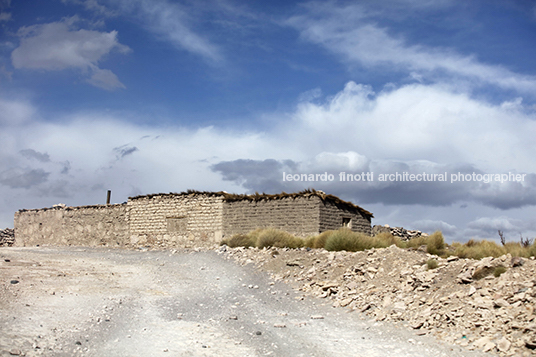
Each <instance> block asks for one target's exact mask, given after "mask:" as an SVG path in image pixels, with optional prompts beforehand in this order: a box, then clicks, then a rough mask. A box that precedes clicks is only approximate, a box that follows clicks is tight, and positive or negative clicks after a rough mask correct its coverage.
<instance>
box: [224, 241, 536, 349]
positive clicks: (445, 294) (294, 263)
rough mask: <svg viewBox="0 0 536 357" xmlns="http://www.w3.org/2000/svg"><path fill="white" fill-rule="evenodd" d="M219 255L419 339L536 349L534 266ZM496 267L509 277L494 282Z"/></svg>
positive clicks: (391, 250)
mask: <svg viewBox="0 0 536 357" xmlns="http://www.w3.org/2000/svg"><path fill="white" fill-rule="evenodd" d="M276 252H277V253H278V254H275V253H276ZM220 254H226V255H227V256H228V258H229V259H235V260H237V261H238V262H239V263H241V264H243V265H245V264H251V263H252V262H253V264H255V265H256V266H257V267H258V268H260V269H262V270H266V271H268V272H270V273H271V274H272V277H273V278H274V279H275V280H276V281H284V282H286V283H289V284H291V285H292V286H293V287H294V288H296V289H297V290H299V291H301V292H302V293H303V294H304V295H312V296H316V297H319V298H321V299H325V300H326V302H328V303H329V304H331V305H332V306H333V307H335V308H344V309H347V310H349V311H354V312H355V313H358V314H359V313H361V314H364V315H366V316H369V317H370V318H372V319H374V320H376V321H392V322H395V323H400V324H403V325H405V326H406V327H407V328H408V329H412V330H413V331H414V332H415V334H417V335H425V334H432V335H435V336H436V337H438V338H440V339H443V340H445V341H447V342H449V343H454V344H458V345H460V346H463V347H466V348H468V349H470V350H474V349H478V350H481V351H487V352H494V353H496V354H498V355H501V356H513V355H520V356H521V355H529V354H532V353H533V351H532V350H533V349H536V319H535V317H536V315H535V303H536V278H535V276H536V275H535V273H536V262H535V261H534V260H533V258H531V259H526V258H512V257H511V256H510V255H509V254H508V255H504V256H501V257H498V258H492V257H489V258H484V259H482V260H471V259H460V258H457V257H449V258H448V259H444V258H440V257H437V256H433V255H430V254H427V253H425V252H422V251H419V250H409V249H408V250H406V249H401V248H398V247H396V246H394V245H393V246H391V247H388V248H384V249H371V250H368V251H364V252H355V253H352V252H328V251H326V250H324V249H305V248H303V249H288V248H281V249H279V248H277V249H276V248H270V249H262V250H259V249H256V248H249V249H246V248H227V249H226V250H225V251H224V250H220ZM430 259H434V260H436V261H437V262H438V267H437V268H436V269H432V270H428V268H427V261H428V260H430ZM298 262H299V264H298ZM289 263H291V264H289ZM497 267H503V268H504V270H505V271H504V272H503V273H502V274H500V275H498V276H495V274H494V271H495V269H496V268H497Z"/></svg>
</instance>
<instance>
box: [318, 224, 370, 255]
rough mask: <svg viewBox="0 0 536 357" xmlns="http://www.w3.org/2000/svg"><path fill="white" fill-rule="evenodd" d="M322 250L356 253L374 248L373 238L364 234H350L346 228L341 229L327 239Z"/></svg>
mask: <svg viewBox="0 0 536 357" xmlns="http://www.w3.org/2000/svg"><path fill="white" fill-rule="evenodd" d="M324 248H325V249H326V250H330V251H341V250H346V251H348V252H357V251H361V250H365V249H371V248H375V246H374V238H373V237H371V236H369V235H366V234H364V233H356V232H352V231H351V230H350V229H348V228H341V229H339V230H336V231H334V232H333V233H332V234H331V235H330V236H329V237H328V239H327V240H326V244H325V247H324Z"/></svg>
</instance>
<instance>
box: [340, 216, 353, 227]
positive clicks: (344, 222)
mask: <svg viewBox="0 0 536 357" xmlns="http://www.w3.org/2000/svg"><path fill="white" fill-rule="evenodd" d="M342 226H343V227H347V228H352V219H351V218H348V217H343V218H342Z"/></svg>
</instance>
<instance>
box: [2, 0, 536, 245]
mask: <svg viewBox="0 0 536 357" xmlns="http://www.w3.org/2000/svg"><path fill="white" fill-rule="evenodd" d="M0 28H1V30H0V31H1V36H0V128H1V130H0V142H2V146H1V150H0V227H2V226H6V227H12V225H13V223H12V222H13V214H14V212H15V211H16V210H18V209H22V208H40V207H50V206H52V205H53V204H56V203H66V204H68V205H88V204H96V203H102V202H103V201H104V200H105V197H106V190H108V189H110V190H112V200H113V201H114V202H124V201H126V200H127V198H128V197H129V196H133V195H138V194H149V193H155V192H170V191H172V192H180V191H183V190H186V189H197V190H215V191H220V190H226V191H228V192H236V193H251V192H256V191H258V192H267V193H268V192H269V193H274V192H281V191H283V190H284V191H287V192H290V191H297V190H302V189H305V188H310V187H312V188H316V189H320V190H324V191H326V192H328V193H332V194H335V195H338V196H340V197H341V198H344V199H347V200H351V201H353V202H355V203H357V204H359V205H362V206H363V207H364V208H366V209H367V210H369V211H372V212H373V213H374V215H375V219H374V221H373V223H374V224H390V225H396V226H400V225H402V226H404V227H406V228H409V229H421V230H424V231H429V232H431V231H434V230H436V229H440V230H442V231H443V232H444V234H445V236H446V237H447V239H448V240H450V241H452V240H460V241H463V240H467V239H469V238H473V237H474V238H490V239H497V238H498V235H497V230H498V229H500V230H504V231H505V235H506V237H507V238H509V239H511V240H518V239H519V236H520V234H521V235H523V236H524V237H526V236H530V237H534V236H536V222H535V221H534V218H533V217H534V216H535V213H536V207H535V206H536V162H535V160H534V153H535V152H536V150H535V144H534V137H535V134H536V66H535V64H536V61H535V60H534V59H535V58H536V46H535V45H534V42H535V40H536V3H535V2H534V1H493V0H492V1H471V2H467V1H455V0H439V1H426V0H421V1H417V0H386V1H381V2H379V1H372V0H370V1H368V0H365V1H352V2H348V1H318V2H315V1H310V2H307V1H306V2H292V1H279V2H277V1H271V2H261V1H256V2H252V1H229V0H219V1H218V0H214V1H210V0H207V1H164V0H151V1H148V0H57V1H56V0H50V1H46V2H43V1H32V0H26V1H15V0H12V1H9V0H0ZM283 172H284V173H287V174H289V173H290V174H311V173H313V174H316V173H331V174H333V175H334V176H335V177H337V178H338V174H339V173H340V172H346V173H352V174H360V173H362V172H374V173H375V175H376V179H375V180H374V181H370V182H341V181H339V180H338V179H335V180H333V181H314V182H311V181H309V182H294V181H293V182H289V181H283ZM396 172H400V173H403V172H408V173H413V174H419V173H427V174H434V173H435V174H439V173H443V174H444V173H447V175H446V176H447V178H448V181H447V182H439V181H434V182H422V181H421V182H416V181H404V182H381V181H379V180H378V177H379V176H378V175H379V174H394V173H396ZM458 173H463V174H472V173H476V174H480V175H484V174H504V173H515V174H525V179H524V180H523V181H519V182H503V183H501V182H483V181H478V180H476V181H470V182H454V183H451V182H450V180H451V177H452V175H455V174H458Z"/></svg>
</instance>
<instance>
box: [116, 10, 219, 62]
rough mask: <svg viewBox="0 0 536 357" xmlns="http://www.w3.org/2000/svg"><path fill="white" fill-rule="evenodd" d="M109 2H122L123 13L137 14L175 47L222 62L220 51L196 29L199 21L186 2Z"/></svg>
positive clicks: (154, 31) (149, 27) (145, 24)
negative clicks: (188, 8)
mask: <svg viewBox="0 0 536 357" xmlns="http://www.w3.org/2000/svg"><path fill="white" fill-rule="evenodd" d="M109 2H110V3H111V4H117V5H119V7H120V8H121V9H122V10H121V13H122V14H124V15H129V16H134V17H135V18H137V19H138V21H140V22H141V23H142V24H143V26H144V27H145V28H147V29H148V30H149V31H151V32H153V33H155V34H156V35H158V36H160V37H161V38H162V39H164V40H166V41H169V42H170V43H172V44H173V45H174V46H175V47H177V48H179V49H182V50H186V51H188V52H191V53H193V54H196V55H199V56H201V57H202V58H204V59H205V60H208V61H209V62H211V63H219V62H221V61H222V59H223V56H222V54H221V50H220V49H219V48H218V47H217V46H216V45H215V44H213V43H212V42H211V41H210V40H208V39H207V38H206V37H205V36H203V35H201V34H199V33H198V32H197V31H196V30H195V29H194V27H195V22H196V21H195V19H193V18H191V15H190V14H189V13H188V11H187V9H185V8H184V5H182V4H179V3H171V2H169V1H167V0H156V1H155V0H111V1H109ZM215 6H218V5H217V4H216V5H215Z"/></svg>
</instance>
